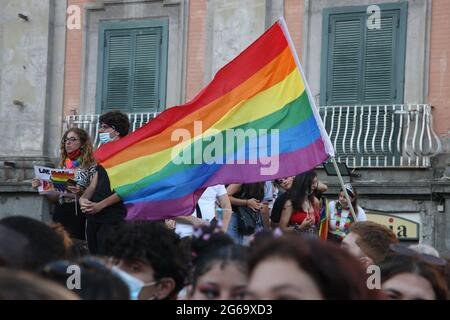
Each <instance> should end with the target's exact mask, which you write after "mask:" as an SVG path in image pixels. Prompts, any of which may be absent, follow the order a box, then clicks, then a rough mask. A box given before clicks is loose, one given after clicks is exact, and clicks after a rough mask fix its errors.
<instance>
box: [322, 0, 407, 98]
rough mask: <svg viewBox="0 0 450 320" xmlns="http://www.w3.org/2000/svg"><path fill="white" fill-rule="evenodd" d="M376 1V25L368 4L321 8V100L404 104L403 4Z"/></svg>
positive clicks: (404, 29) (404, 36)
mask: <svg viewBox="0 0 450 320" xmlns="http://www.w3.org/2000/svg"><path fill="white" fill-rule="evenodd" d="M379 6H380V8H381V28H380V29H368V28H367V26H366V22H367V19H368V17H369V15H368V14H367V12H366V9H367V7H366V6H362V7H341V8H328V9H325V10H324V17H323V19H324V22H323V41H322V63H321V94H320V102H321V104H322V105H369V104H399V103H403V86H404V64H405V61H404V56H405V46H406V17H407V14H406V13H407V3H399V4H384V5H383V4H381V5H379Z"/></svg>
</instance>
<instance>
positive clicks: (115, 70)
mask: <svg viewBox="0 0 450 320" xmlns="http://www.w3.org/2000/svg"><path fill="white" fill-rule="evenodd" d="M99 32H100V35H99V59H98V75H99V76H98V83H97V92H98V94H97V110H98V112H100V113H103V112H107V111H110V110H121V111H123V112H127V113H141V112H156V111H160V110H161V109H163V108H164V107H165V99H166V79H167V48H168V20H167V19H152V20H138V21H106V22H102V23H101V25H100V31H99Z"/></svg>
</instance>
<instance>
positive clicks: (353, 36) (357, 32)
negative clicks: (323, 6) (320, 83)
mask: <svg viewBox="0 0 450 320" xmlns="http://www.w3.org/2000/svg"><path fill="white" fill-rule="evenodd" d="M331 23H332V24H331V27H330V28H329V31H330V33H331V34H330V36H329V39H330V42H329V48H330V50H331V52H330V54H329V56H328V64H329V74H328V84H327V87H328V88H329V90H327V105H339V104H358V103H359V101H360V85H361V81H362V74H361V60H362V50H363V29H362V27H363V21H362V18H361V16H359V15H346V16H343V17H339V19H336V18H334V19H333V20H332V22H331Z"/></svg>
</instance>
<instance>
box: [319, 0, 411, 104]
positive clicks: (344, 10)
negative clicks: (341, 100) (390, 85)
mask: <svg viewBox="0 0 450 320" xmlns="http://www.w3.org/2000/svg"><path fill="white" fill-rule="evenodd" d="M377 5H378V6H379V7H380V10H381V17H382V16H383V10H399V19H400V20H399V31H398V36H399V37H398V40H399V41H398V42H399V43H398V49H397V52H396V61H397V63H396V64H395V66H394V74H395V75H396V76H397V79H396V83H395V85H396V89H397V94H396V97H395V100H394V101H393V104H402V103H403V102H404V92H405V64H406V43H407V30H406V28H407V16H408V2H399V3H383V4H377ZM367 8H368V5H367V6H344V7H333V8H325V9H323V13H322V49H321V51H322V52H321V70H320V105H322V106H327V105H338V104H333V103H328V101H327V91H328V88H329V87H328V84H329V80H328V71H329V70H328V61H329V54H330V52H331V51H332V48H329V47H328V43H329V40H330V38H329V37H330V35H331V33H330V32H328V30H329V28H330V27H331V25H330V21H331V17H332V16H333V15H337V14H342V15H348V14H354V13H363V12H364V13H366V12H367ZM364 41H365V39H364ZM398 62H401V63H398Z"/></svg>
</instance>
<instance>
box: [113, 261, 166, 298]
mask: <svg viewBox="0 0 450 320" xmlns="http://www.w3.org/2000/svg"><path fill="white" fill-rule="evenodd" d="M112 270H113V272H114V273H115V274H117V275H118V276H119V277H120V279H122V281H123V282H125V283H126V284H127V286H128V289H129V290H130V299H131V300H138V297H139V293H140V292H141V290H142V288H145V287H149V286H152V285H155V284H157V283H158V281H153V282H150V283H144V281H142V280H140V279H138V278H136V277H133V276H132V275H130V274H129V273H127V272H125V271H123V270H122V269H120V268H118V267H117V266H113V267H112Z"/></svg>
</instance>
